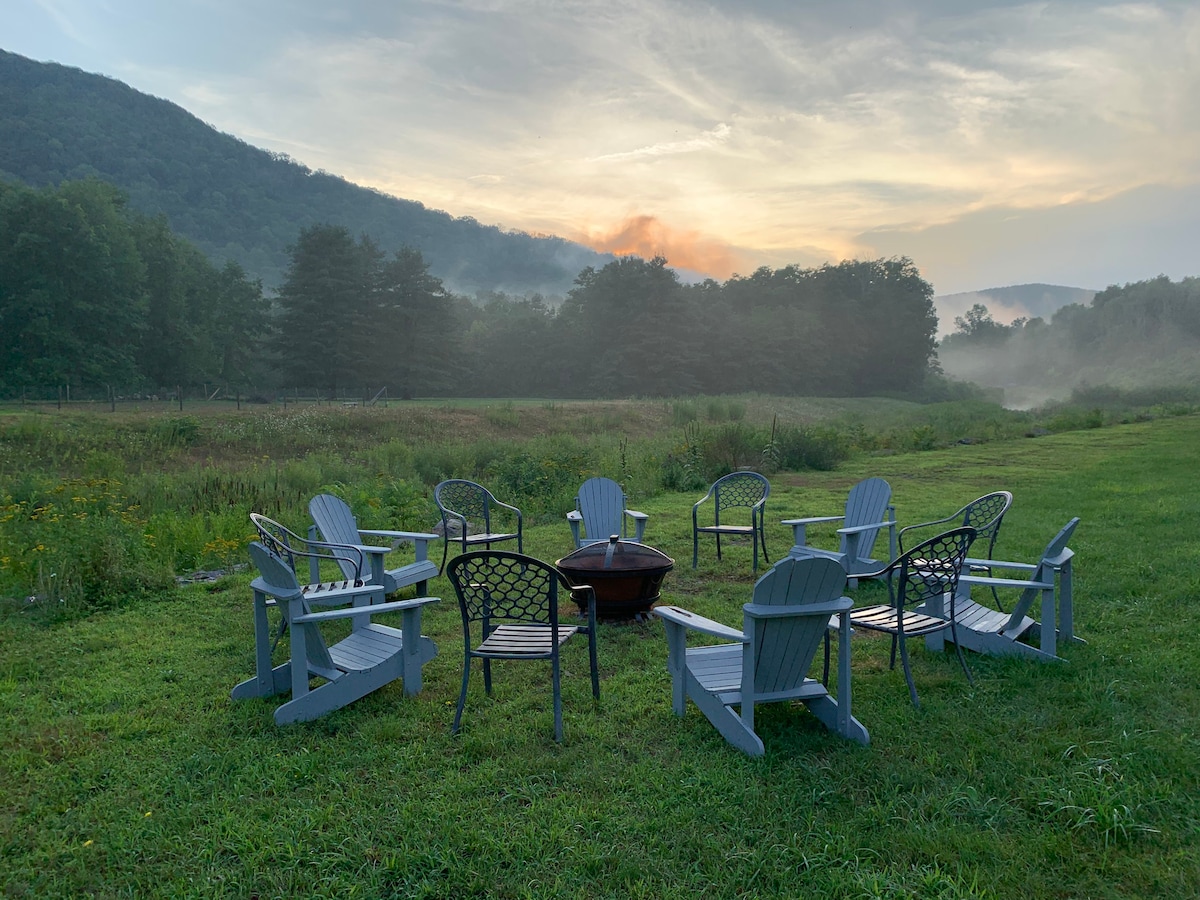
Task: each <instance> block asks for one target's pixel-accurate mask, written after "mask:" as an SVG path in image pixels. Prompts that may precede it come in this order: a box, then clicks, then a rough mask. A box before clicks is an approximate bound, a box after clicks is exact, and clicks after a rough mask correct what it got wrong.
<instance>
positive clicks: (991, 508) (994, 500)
mask: <svg viewBox="0 0 1200 900" xmlns="http://www.w3.org/2000/svg"><path fill="white" fill-rule="evenodd" d="M1012 501H1013V497H1012V494H1011V493H1009V492H1008V491H993V492H992V493H990V494H984V495H983V496H982V497H977V498H976V499H974V500H972V501H971V502H970V503H968V504H967V505H966V506H964V507H963V508H962V509H960V510H959V511H958V512H956V513H954V514H953V515H949V516H946V517H945V518H944V519H934V520H933V521H932V522H921V523H919V524H917V525H908V526H906V527H904V528H901V529H900V552H902V553H903V552H904V540H905V532H910V533H909V535H908V540H909V541H912V540H913V539H914V538H917V539H919V537H920V534H921V533H922V532H921V529H929V528H931V527H934V526H938V525H943V526H944V525H946V524H947V523H949V522H958V523H959V524H960V525H962V526H963V527H970V528H974V529H975V532H976V536H975V546H980V545H982V544H986V546H987V559H988V560H990V559H992V558H993V554H994V552H995V547H996V539H997V538H998V537H999V536H1000V524H1001V523H1002V522H1003V521H1004V514H1005V513H1006V512H1008V510H1009V507H1011V506H1012ZM913 532H916V534H914V533H913ZM923 533H924V534H926V535H927V534H929V533H930V532H929V531H928V530H925V531H924V532H923ZM982 555H983V554H980V556H982ZM967 569H968V571H971V572H980V573H984V574H987V575H991V574H992V569H991V567H990V566H989V565H987V563H986V562H985V561H984V560H983V559H979V560H971V561H969V562H968V563H967ZM992 598H993V599H994V600H995V602H996V608H997V609H1003V608H1004V607H1003V606H1001V604H1000V596H999V595H998V594H997V593H996V589H995V588H994V587H993V588H992Z"/></svg>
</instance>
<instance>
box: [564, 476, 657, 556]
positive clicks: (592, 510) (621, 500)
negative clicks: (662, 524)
mask: <svg viewBox="0 0 1200 900" xmlns="http://www.w3.org/2000/svg"><path fill="white" fill-rule="evenodd" d="M647 518H648V517H647V516H646V514H645V513H643V512H638V511H637V510H634V509H626V507H625V492H624V491H623V490H621V486H620V485H619V484H617V483H616V482H615V481H613V480H612V479H611V478H589V479H588V480H587V481H585V482H584V483H583V484H582V485H580V486H579V493H578V494H576V496H575V509H574V510H573V511H572V512H569V513H567V522H568V524H570V526H571V536H572V537H573V538H574V540H575V547H576V548H579V547H583V546H585V545H587V544H596V543H600V542H602V541H607V540H608V539H609V538H610V537H612V536H613V535H614V534H616V535H620V536H621V537H622V538H624V539H629V529H628V523H629V521H630V520H632V521H633V523H634V534H633V540H634V541H637V542H638V543H641V540H642V536H643V534H645V531H646V520H647ZM581 526H582V532H581Z"/></svg>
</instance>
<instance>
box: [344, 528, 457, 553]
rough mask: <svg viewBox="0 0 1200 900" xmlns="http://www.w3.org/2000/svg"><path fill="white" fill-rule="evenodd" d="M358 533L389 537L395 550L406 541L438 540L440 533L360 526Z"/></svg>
mask: <svg viewBox="0 0 1200 900" xmlns="http://www.w3.org/2000/svg"><path fill="white" fill-rule="evenodd" d="M358 533H359V535H360V536H362V535H369V536H371V537H382V538H388V539H389V540H390V541H391V542H392V549H393V550H395V549H396V547H398V546H399V545H400V544H401V543H403V542H405V541H412V542H413V543H420V542H421V541H436V540H437V539H438V535H436V534H432V533H431V532H428V531H386V530H379V529H375V528H360V529H359V530H358Z"/></svg>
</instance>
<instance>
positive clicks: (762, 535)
mask: <svg viewBox="0 0 1200 900" xmlns="http://www.w3.org/2000/svg"><path fill="white" fill-rule="evenodd" d="M758 543H759V544H760V545H761V546H762V552H763V562H765V563H766V564H767V565H770V564H771V557H769V556H767V530H766V529H765V528H764V527H763V523H762V522H761V521H760V522H759V523H758Z"/></svg>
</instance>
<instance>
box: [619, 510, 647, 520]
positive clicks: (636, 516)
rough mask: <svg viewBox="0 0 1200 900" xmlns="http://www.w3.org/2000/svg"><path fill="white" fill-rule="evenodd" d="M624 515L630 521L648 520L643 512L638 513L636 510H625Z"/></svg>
mask: <svg viewBox="0 0 1200 900" xmlns="http://www.w3.org/2000/svg"><path fill="white" fill-rule="evenodd" d="M625 515H627V516H629V518H631V519H638V520H641V521H645V520H646V519H649V518H650V517H649V516H648V515H646V514H645V513H644V512H638V511H637V510H636V509H627V510H625Z"/></svg>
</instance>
